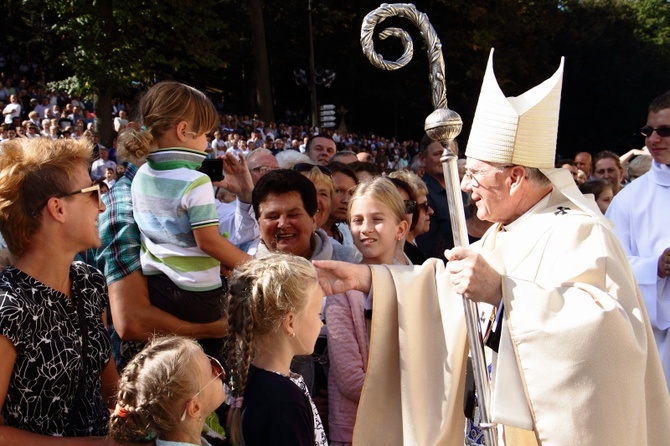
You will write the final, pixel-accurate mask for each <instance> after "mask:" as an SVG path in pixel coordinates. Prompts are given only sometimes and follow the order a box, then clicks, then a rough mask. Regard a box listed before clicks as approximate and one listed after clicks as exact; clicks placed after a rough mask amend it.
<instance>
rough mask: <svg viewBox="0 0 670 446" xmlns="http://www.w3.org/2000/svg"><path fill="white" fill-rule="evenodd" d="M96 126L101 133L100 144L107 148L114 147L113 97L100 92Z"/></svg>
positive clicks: (96, 101)
mask: <svg viewBox="0 0 670 446" xmlns="http://www.w3.org/2000/svg"><path fill="white" fill-rule="evenodd" d="M94 109H95V126H96V129H97V130H98V132H99V133H100V142H101V143H102V145H103V146H105V147H112V143H113V142H114V128H113V126H112V122H113V121H112V95H111V94H110V93H108V92H100V93H98V94H97V95H96V97H95V104H94Z"/></svg>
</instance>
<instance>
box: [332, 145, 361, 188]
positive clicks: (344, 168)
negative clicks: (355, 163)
mask: <svg viewBox="0 0 670 446" xmlns="http://www.w3.org/2000/svg"><path fill="white" fill-rule="evenodd" d="M352 153H353V152H352ZM328 168H329V169H330V171H331V172H332V173H335V172H340V173H341V174H344V175H346V176H348V177H349V178H351V179H352V180H354V182H355V183H356V184H358V177H357V176H356V173H355V172H354V171H353V170H352V169H351V167H349V166H348V165H347V164H344V163H342V162H340V161H332V162H330V163H329V164H328Z"/></svg>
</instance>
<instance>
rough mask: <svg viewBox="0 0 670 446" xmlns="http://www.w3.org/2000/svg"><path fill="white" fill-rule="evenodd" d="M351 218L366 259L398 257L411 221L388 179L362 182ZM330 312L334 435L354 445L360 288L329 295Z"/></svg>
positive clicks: (363, 342) (363, 331) (363, 344)
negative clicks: (399, 247)
mask: <svg viewBox="0 0 670 446" xmlns="http://www.w3.org/2000/svg"><path fill="white" fill-rule="evenodd" d="M348 220H349V225H350V228H351V234H352V236H353V239H354V244H355V245H356V247H357V248H358V250H359V251H360V252H361V253H362V254H363V260H362V263H365V264H383V263H387V264H392V263H395V260H394V257H395V252H396V249H397V248H398V245H399V244H400V243H402V241H403V240H404V237H405V235H406V234H407V230H408V227H409V223H408V222H407V220H406V219H405V204H404V201H403V199H402V196H401V195H400V193H399V192H398V189H397V188H396V186H395V185H394V184H393V183H392V182H391V181H390V180H389V179H387V178H384V177H376V178H373V179H371V180H369V181H367V182H364V183H361V184H360V185H358V187H357V188H356V190H355V192H354V194H353V195H352V197H351V199H350V201H349V213H348ZM325 313H326V320H327V321H328V357H329V360H330V370H329V374H328V425H329V428H330V430H329V434H330V440H331V445H335V446H343V445H350V444H351V442H352V438H353V431H354V425H355V422H356V411H357V409H358V401H359V399H360V397H361V392H362V389H363V382H364V381H365V374H366V371H367V364H368V351H369V350H368V348H369V339H368V330H367V326H366V325H367V324H366V310H365V297H364V295H363V294H362V293H360V292H358V291H349V292H346V293H344V294H335V295H332V296H328V300H327V303H326V309H325ZM367 313H368V315H369V314H370V313H369V312H367Z"/></svg>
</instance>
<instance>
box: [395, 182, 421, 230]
mask: <svg viewBox="0 0 670 446" xmlns="http://www.w3.org/2000/svg"><path fill="white" fill-rule="evenodd" d="M389 180H390V181H391V182H392V183H393V185H394V186H395V187H397V188H398V190H402V191H403V192H405V193H406V194H407V197H408V198H409V199H410V200H412V201H414V202H415V203H416V195H414V191H413V190H412V187H411V186H410V185H409V184H407V183H406V182H405V181H403V180H401V179H400V178H390V177H389ZM417 223H419V208H418V207H417V206H414V212H412V224H411V225H409V230H410V231H411V230H413V229H414V228H415V227H416V225H417Z"/></svg>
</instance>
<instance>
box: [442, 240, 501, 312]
mask: <svg viewBox="0 0 670 446" xmlns="http://www.w3.org/2000/svg"><path fill="white" fill-rule="evenodd" d="M444 255H445V257H446V258H447V260H448V262H447V270H449V272H450V273H451V275H450V276H449V278H450V280H451V283H452V284H453V286H454V290H455V291H456V292H457V293H458V294H460V295H462V296H465V297H467V298H468V299H472V300H474V301H475V302H486V303H488V304H490V305H493V306H498V305H499V304H500V299H501V298H502V277H501V275H500V274H499V273H498V271H496V270H495V269H494V268H493V267H492V266H491V265H489V263H488V262H487V261H486V260H484V257H482V256H481V255H480V254H478V253H476V252H474V251H472V250H470V249H467V248H453V249H448V250H446V251H445V253H444Z"/></svg>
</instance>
